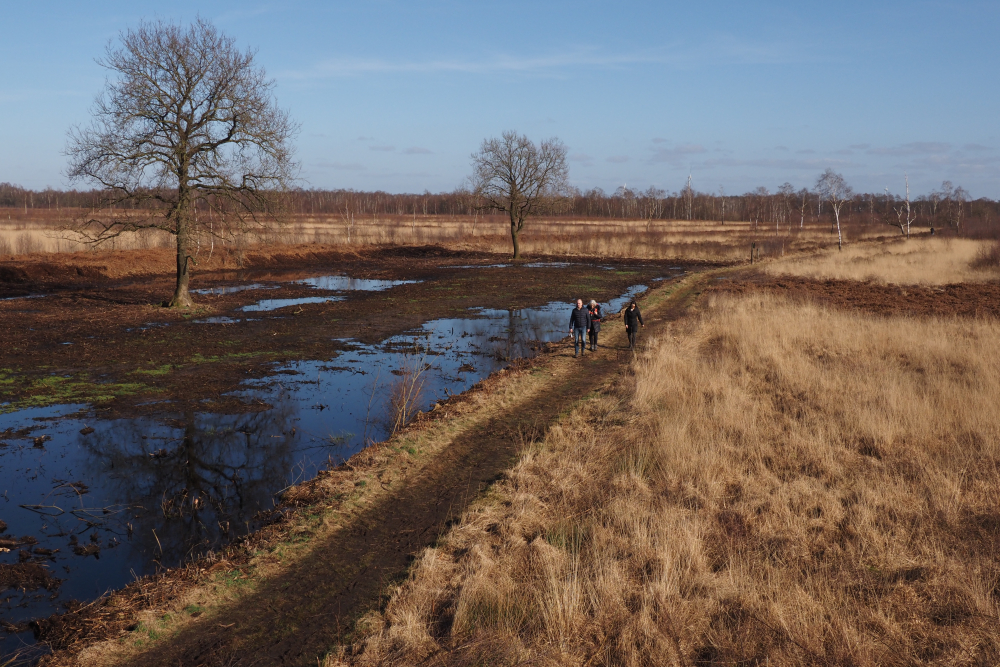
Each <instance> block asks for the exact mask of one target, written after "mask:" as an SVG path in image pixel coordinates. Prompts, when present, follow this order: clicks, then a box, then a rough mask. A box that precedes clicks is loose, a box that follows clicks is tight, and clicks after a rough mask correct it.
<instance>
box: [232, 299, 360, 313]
mask: <svg viewBox="0 0 1000 667" xmlns="http://www.w3.org/2000/svg"><path fill="white" fill-rule="evenodd" d="M343 300H344V297H342V296H304V297H301V298H299V299H262V300H260V301H258V302H257V303H254V304H251V305H249V306H243V307H242V308H240V310H242V311H243V312H244V313H259V312H263V311H266V310H277V309H279V308H285V307H287V306H298V305H301V304H303V303H326V302H327V301H343Z"/></svg>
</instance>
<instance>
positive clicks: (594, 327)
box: [587, 299, 601, 352]
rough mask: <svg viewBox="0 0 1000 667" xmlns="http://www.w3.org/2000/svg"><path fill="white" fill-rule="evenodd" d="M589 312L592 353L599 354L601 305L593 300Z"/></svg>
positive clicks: (588, 308)
mask: <svg viewBox="0 0 1000 667" xmlns="http://www.w3.org/2000/svg"><path fill="white" fill-rule="evenodd" d="M587 312H588V313H590V332H589V333H590V351H591V352H597V334H599V333H601V304H599V303H597V302H596V301H594V300H593V299H591V300H590V305H589V306H588V307H587Z"/></svg>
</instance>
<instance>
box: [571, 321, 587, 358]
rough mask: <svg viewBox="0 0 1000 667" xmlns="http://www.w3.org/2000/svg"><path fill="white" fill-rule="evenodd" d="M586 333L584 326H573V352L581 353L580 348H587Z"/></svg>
mask: <svg viewBox="0 0 1000 667" xmlns="http://www.w3.org/2000/svg"><path fill="white" fill-rule="evenodd" d="M586 334H587V330H586V329H584V328H583V327H573V354H580V348H583V349H584V350H586V349H587V343H586V342H584V341H585V339H584V336H585V335H586Z"/></svg>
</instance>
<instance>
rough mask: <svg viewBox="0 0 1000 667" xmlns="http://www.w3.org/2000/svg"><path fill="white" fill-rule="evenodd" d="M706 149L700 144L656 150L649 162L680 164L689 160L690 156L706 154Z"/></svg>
mask: <svg viewBox="0 0 1000 667" xmlns="http://www.w3.org/2000/svg"><path fill="white" fill-rule="evenodd" d="M707 152H708V149H707V148H705V147H704V146H702V145H701V144H680V145H678V146H674V147H673V148H657V149H656V150H655V151H653V154H652V155H651V156H650V158H649V161H650V162H673V163H677V162H682V161H685V160H690V158H691V156H692V155H700V154H701V153H707Z"/></svg>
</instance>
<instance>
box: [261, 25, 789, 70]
mask: <svg viewBox="0 0 1000 667" xmlns="http://www.w3.org/2000/svg"><path fill="white" fill-rule="evenodd" d="M802 53H803V49H802V48H801V46H800V45H794V44H791V43H789V44H774V43H765V42H760V43H755V42H747V41H744V40H740V39H739V38H738V37H737V36H734V35H718V36H716V37H715V38H713V39H710V40H705V41H702V42H700V43H699V44H697V45H692V44H687V43H683V42H676V43H673V44H669V45H665V46H662V47H658V48H653V49H646V50H640V51H633V52H628V53H604V52H600V51H598V50H596V49H592V48H576V49H573V48H570V49H567V50H565V51H561V52H554V53H548V54H539V55H531V56H524V55H511V54H504V53H498V54H493V55H486V56H483V57H481V58H478V59H475V58H440V59H432V60H415V59H410V58H407V59H400V60H389V59H385V58H378V57H356V56H343V57H332V58H326V59H324V60H321V61H318V62H316V63H315V64H313V65H312V66H311V67H307V68H305V69H299V70H287V71H285V72H281V73H280V74H279V78H284V79H292V80H306V79H324V78H331V77H349V76H361V75H365V74H369V75H370V74H396V73H404V74H438V73H462V74H490V73H500V72H514V73H544V72H554V71H557V70H563V69H568V68H579V67H584V68H594V67H596V68H621V67H629V66H634V65H663V66H668V67H675V68H684V69H687V68H700V67H705V66H709V65H718V64H780V63H792V62H801V58H802Z"/></svg>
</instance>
